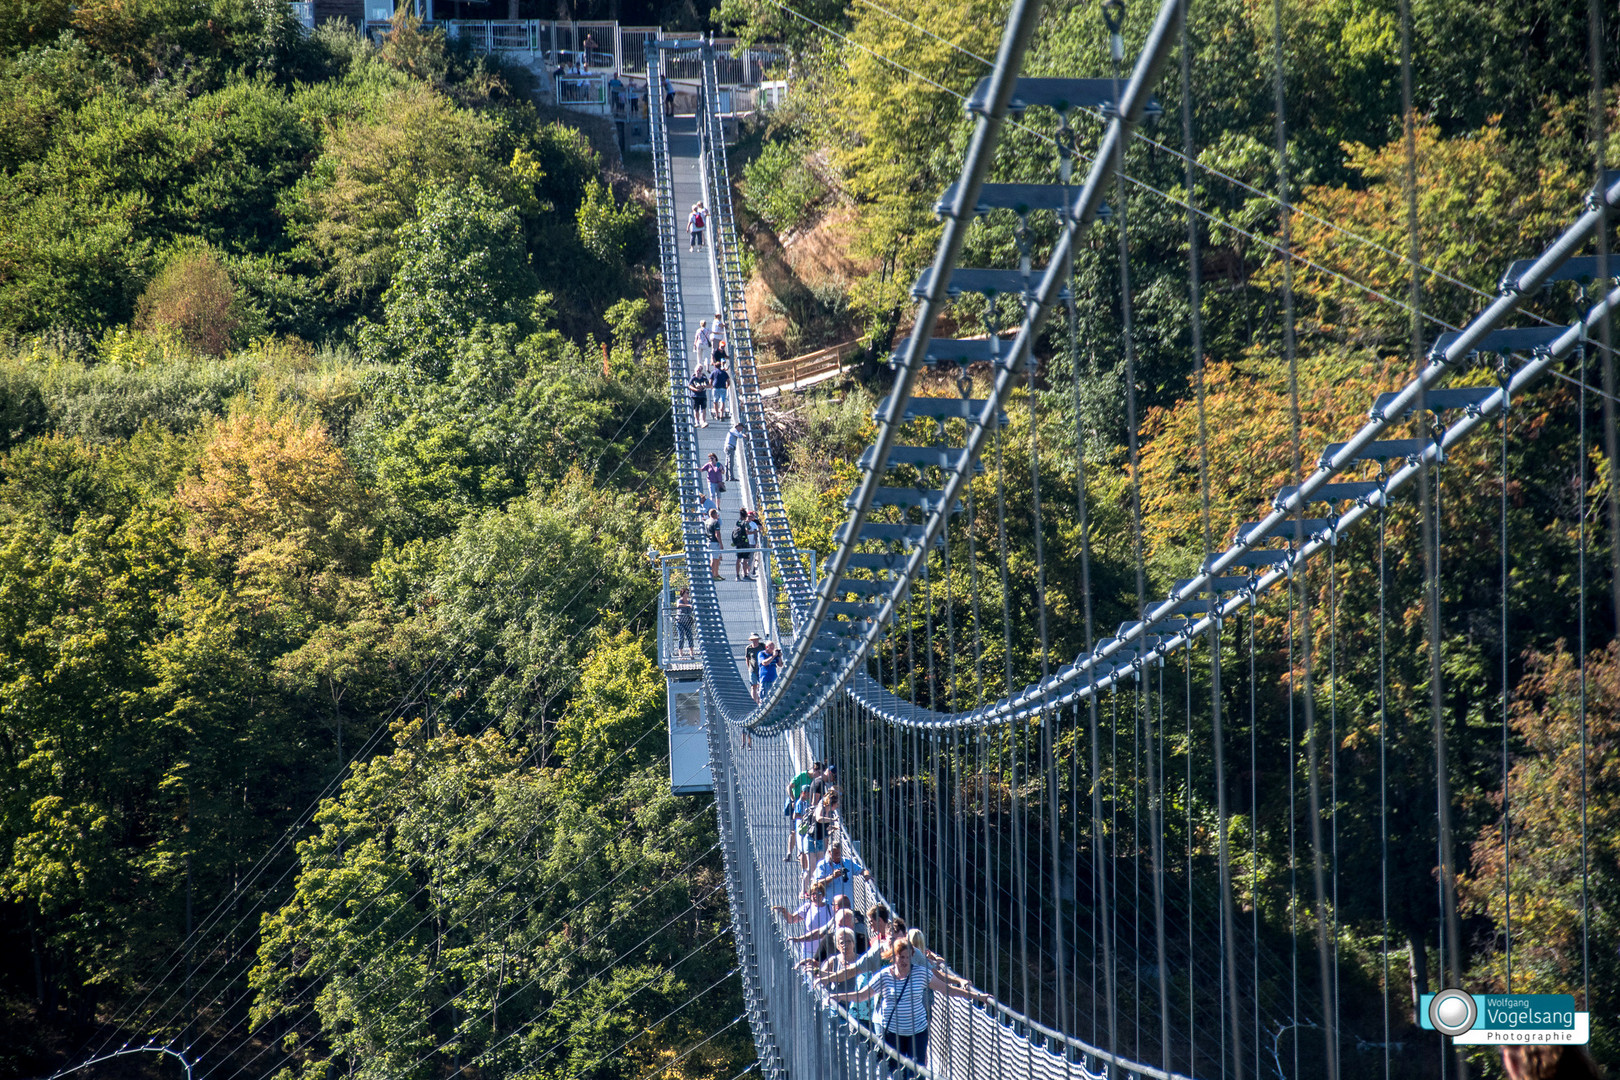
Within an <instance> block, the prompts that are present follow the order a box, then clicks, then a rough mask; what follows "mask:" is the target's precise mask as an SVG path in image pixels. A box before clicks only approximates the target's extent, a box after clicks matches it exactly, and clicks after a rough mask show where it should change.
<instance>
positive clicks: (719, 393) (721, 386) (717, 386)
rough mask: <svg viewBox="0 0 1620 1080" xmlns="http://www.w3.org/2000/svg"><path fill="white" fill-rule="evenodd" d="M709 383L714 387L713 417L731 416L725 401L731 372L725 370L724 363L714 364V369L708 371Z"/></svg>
mask: <svg viewBox="0 0 1620 1080" xmlns="http://www.w3.org/2000/svg"><path fill="white" fill-rule="evenodd" d="M723 344H724V343H722V346H723ZM709 385H710V386H711V387H712V388H713V389H714V417H715V419H716V420H727V419H729V418H730V417H731V407H730V405H729V404H728V403H727V401H726V389H727V387H729V386H730V385H731V372H729V371H727V370H726V365H725V364H723V363H716V364H715V366H714V370H713V371H711V372H709Z"/></svg>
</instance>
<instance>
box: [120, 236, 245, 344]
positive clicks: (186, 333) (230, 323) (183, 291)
mask: <svg viewBox="0 0 1620 1080" xmlns="http://www.w3.org/2000/svg"><path fill="white" fill-rule="evenodd" d="M135 324H136V325H137V326H139V327H140V328H141V329H143V330H169V331H171V332H173V333H174V334H176V335H177V336H178V337H179V338H180V340H181V341H184V342H185V343H186V344H187V345H189V346H191V347H192V348H193V349H196V350H197V351H198V352H202V353H207V354H208V355H210V356H222V355H224V353H225V350H226V349H228V348H230V346H231V339H232V338H233V337H234V336H235V334H236V331H237V330H238V329H239V328H240V327H241V325H242V319H241V316H240V314H239V313H238V311H237V309H236V286H235V285H234V284H233V283H232V282H231V275H230V274H229V273H227V272H226V270H225V266H224V264H222V263H221V262H220V261H219V256H218V255H216V254H215V253H214V251H213V249H211V248H208V247H198V248H192V249H190V250H185V251H180V252H178V253H176V254H175V255H174V256H173V257H172V258H171V259H170V260H169V261H168V263H167V264H165V265H164V267H163V269H162V270H160V271H159V272H158V275H157V277H155V278H153V279H152V283H151V284H150V285H148V286H147V287H146V291H145V292H144V293H142V294H141V298H140V300H139V301H138V302H137V303H136V305H135Z"/></svg>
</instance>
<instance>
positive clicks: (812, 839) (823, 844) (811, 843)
mask: <svg viewBox="0 0 1620 1080" xmlns="http://www.w3.org/2000/svg"><path fill="white" fill-rule="evenodd" d="M810 802H811V805H812V806H814V807H815V811H814V812H813V813H812V814H811V815H810V831H809V832H808V833H807V834H806V835H805V838H804V858H803V859H801V860H800V862H799V865H800V867H801V868H802V870H803V871H804V880H803V882H802V884H801V889H808V888H811V887H813V883H812V882H811V872H810V867H811V865H812V864H813V863H815V862H816V861H817V859H818V857H819V856H820V855H821V853H822V852H823V851H826V850H827V842H828V841H829V840H831V839H832V837H833V835H834V834H835V832H836V830H837V829H838V802H839V794H838V789H837V788H835V787H832V788H828V789H827V793H826V795H825V796H824V797H823V798H822V800H821V802H820V803H817V802H816V796H815V791H814V789H812V790H811V793H810Z"/></svg>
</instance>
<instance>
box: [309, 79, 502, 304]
mask: <svg viewBox="0 0 1620 1080" xmlns="http://www.w3.org/2000/svg"><path fill="white" fill-rule="evenodd" d="M496 139H497V125H496V124H495V122H494V121H492V120H489V119H488V118H486V117H484V116H483V115H481V114H479V113H475V112H472V111H470V110H466V109H461V108H457V107H456V105H455V104H454V103H452V102H451V101H450V99H449V98H447V97H445V96H444V95H442V94H439V93H436V92H435V91H434V90H432V89H431V88H429V87H428V86H425V85H423V84H421V83H412V84H410V85H409V86H407V87H405V88H403V89H401V90H399V91H398V92H396V93H394V94H392V95H390V96H389V97H387V98H386V99H384V101H383V103H382V105H381V107H380V108H379V109H378V110H377V113H376V115H374V116H370V117H367V118H366V119H363V120H357V121H355V122H352V123H349V124H344V125H342V126H340V127H337V128H336V129H334V130H333V131H332V133H331V134H330V136H329V137H328V139H327V144H326V152H325V153H324V154H323V155H322V157H321V160H320V161H319V162H317V163H316V166H315V169H314V172H313V175H312V178H311V179H310V180H309V181H308V182H307V183H305V184H304V185H302V188H301V190H300V192H299V195H298V198H297V200H296V202H295V205H294V207H293V212H294V216H295V217H296V218H297V219H298V220H299V221H300V223H301V230H302V233H303V235H304V237H305V239H306V240H307V242H308V243H309V244H310V246H311V247H313V248H314V251H315V253H316V255H317V256H319V258H320V259H321V260H322V261H324V262H325V263H326V265H327V268H328V270H329V272H330V273H331V275H332V276H333V278H334V284H335V285H336V287H337V288H338V290H339V291H340V292H343V293H347V294H349V295H372V294H375V292H376V290H377V289H379V288H380V287H381V286H382V284H383V283H384V282H385V281H386V280H387V278H388V276H389V274H390V273H391V271H392V269H393V262H394V249H395V242H394V233H395V230H397V229H398V228H399V227H400V226H401V225H403V224H405V223H406V222H408V221H411V220H413V219H414V217H415V214H416V201H417V196H418V195H419V194H420V193H421V192H422V191H424V190H426V189H428V188H431V187H434V186H437V185H440V184H445V183H460V184H464V183H466V182H467V181H468V180H470V179H471V178H473V177H478V178H479V179H480V180H481V181H483V183H484V186H485V187H486V188H488V189H489V190H491V191H498V192H502V193H503V194H506V195H510V196H511V198H510V199H508V200H507V201H508V202H515V203H518V204H519V205H522V198H521V195H522V192H524V191H528V190H530V189H528V188H527V187H524V186H523V185H519V184H517V183H515V181H514V178H513V174H512V173H511V172H510V171H508V170H507V169H505V168H497V167H495V166H494V165H493V164H492V163H493V161H494V160H496V158H497V157H498V156H499V155H496V154H494V152H493V147H494V144H495V141H496ZM502 159H503V160H504V158H502ZM530 199H532V194H531V195H530Z"/></svg>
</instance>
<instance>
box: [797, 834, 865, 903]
mask: <svg viewBox="0 0 1620 1080" xmlns="http://www.w3.org/2000/svg"><path fill="white" fill-rule="evenodd" d="M857 877H861V878H865V879H866V880H867V881H871V880H872V871H870V870H868V869H867V868H866V867H864V866H862V865H861V861H860V860H859V859H857V858H855V856H853V855H847V856H846V855H845V854H844V845H843V843H842V842H840V841H838V840H834V841H833V842H832V843H830V844H828V845H827V857H826V858H825V859H822V860H821V861H820V862H819V863H817V864H816V867H815V869H814V870H812V871H811V872H810V885H811V886H812V887H814V886H816V885H820V886H821V887H822V889H824V890H825V891H826V893H827V897H828V899H837V898H838V897H841V896H843V897H848V898H849V900H850V901H851V902H852V903H853V902H854V900H855V880H854V879H855V878H857Z"/></svg>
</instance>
